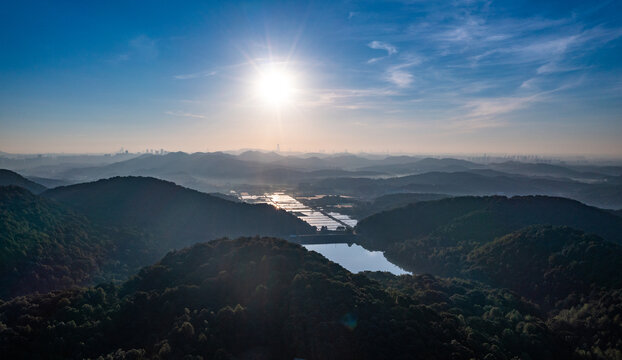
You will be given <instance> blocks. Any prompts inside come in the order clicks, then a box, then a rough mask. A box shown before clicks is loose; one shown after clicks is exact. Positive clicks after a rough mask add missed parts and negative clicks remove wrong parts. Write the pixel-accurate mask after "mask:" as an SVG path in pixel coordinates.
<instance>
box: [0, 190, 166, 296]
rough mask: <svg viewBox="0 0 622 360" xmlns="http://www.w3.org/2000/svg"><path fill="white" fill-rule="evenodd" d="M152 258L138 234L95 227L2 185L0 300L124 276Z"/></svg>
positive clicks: (33, 196)
mask: <svg viewBox="0 0 622 360" xmlns="http://www.w3.org/2000/svg"><path fill="white" fill-rule="evenodd" d="M154 260H155V254H153V253H152V252H151V251H150V250H149V246H148V244H147V243H146V242H145V240H144V237H143V236H139V234H134V233H131V232H128V231H121V230H116V229H109V228H103V227H99V226H96V225H94V224H92V223H91V222H90V221H88V220H87V219H86V218H85V217H83V216H81V215H78V214H76V213H74V212H72V211H70V210H67V209H65V208H64V207H62V206H60V205H59V204H57V203H55V202H53V201H50V200H47V199H44V198H41V197H39V196H36V195H33V194H32V193H30V192H29V191H28V190H25V189H22V188H19V187H14V186H8V187H0V298H8V297H12V296H16V295H23V294H28V293H31V292H34V291H39V292H47V291H50V290H54V289H61V288H67V287H71V286H75V285H84V284H89V283H93V282H95V281H101V280H104V279H114V278H119V277H120V278H126V277H127V276H128V275H129V274H132V273H133V272H135V271H136V270H137V269H138V268H139V267H140V266H143V265H145V264H146V263H149V262H151V261H154Z"/></svg>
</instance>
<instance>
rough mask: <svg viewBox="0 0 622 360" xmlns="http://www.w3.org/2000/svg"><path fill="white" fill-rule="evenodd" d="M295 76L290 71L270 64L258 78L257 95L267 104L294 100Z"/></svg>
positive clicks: (281, 103)
mask: <svg viewBox="0 0 622 360" xmlns="http://www.w3.org/2000/svg"><path fill="white" fill-rule="evenodd" d="M293 80H294V79H293V76H292V75H291V73H290V72H289V71H287V70H286V69H283V68H279V67H277V66H276V65H270V66H267V67H266V68H264V69H262V70H261V71H260V74H259V79H258V80H257V84H256V90H257V95H258V96H259V97H260V98H261V99H262V100H263V101H264V102H266V103H267V104H270V105H274V106H282V105H285V104H287V103H289V102H290V101H291V100H292V97H293V94H294V81H293Z"/></svg>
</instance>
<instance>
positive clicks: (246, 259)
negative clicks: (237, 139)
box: [0, 238, 598, 360]
mask: <svg viewBox="0 0 622 360" xmlns="http://www.w3.org/2000/svg"><path fill="white" fill-rule="evenodd" d="M369 276H372V277H373V276H375V277H377V278H378V279H379V280H380V281H382V284H381V283H379V282H376V281H374V280H370V279H369V278H368V277H367V276H365V275H362V274H358V275H354V274H351V273H349V272H348V271H346V270H345V269H343V268H342V267H340V266H339V265H337V264H334V263H331V262H330V261H328V260H326V259H325V258H323V257H322V256H320V255H319V254H317V253H314V252H309V251H307V250H305V249H304V248H303V247H301V246H298V245H295V244H291V243H287V242H286V241H283V240H275V239H268V238H262V239H259V238H254V239H248V238H245V239H237V240H217V241H212V242H209V243H202V244H197V245H195V246H193V247H191V248H188V249H184V250H181V251H177V252H172V253H169V254H168V255H167V256H166V257H165V258H164V259H162V260H161V261H160V262H158V263H156V264H155V265H153V266H151V267H148V268H145V269H143V270H142V271H141V272H140V273H139V274H138V275H137V276H136V277H134V278H133V279H131V280H130V281H128V282H127V283H125V284H124V285H123V286H121V287H119V288H117V287H114V286H110V285H103V286H99V287H96V288H89V289H84V290H72V291H64V292H56V293H50V294H47V295H39V296H28V297H23V298H19V299H15V300H12V301H10V302H5V303H0V324H1V326H0V332H1V334H2V336H0V351H1V353H2V354H3V355H4V356H6V357H7V358H11V359H19V358H28V359H38V358H97V357H99V356H102V357H103V358H111V359H113V358H114V359H139V358H151V359H179V358H188V359H190V358H192V359H288V360H289V359H293V358H304V359H473V358H477V359H513V358H522V359H569V358H571V356H572V353H573V352H574V351H575V348H576V347H579V346H581V345H579V344H570V343H566V342H564V341H565V340H564V338H563V337H562V336H558V335H557V334H556V333H555V332H553V331H551V329H550V328H549V327H548V326H547V324H546V323H545V322H544V321H543V319H541V318H540V317H539V315H538V311H537V309H535V308H534V307H533V305H530V304H529V303H526V302H524V301H522V300H520V299H519V298H518V297H516V296H514V295H513V294H512V293H509V292H507V291H504V290H494V289H490V288H487V287H485V286H482V285H480V284H477V283H472V282H467V281H459V280H440V279H436V278H433V277H430V276H402V277H396V276H392V275H390V274H387V273H385V274H380V273H378V274H369ZM596 348H598V347H596Z"/></svg>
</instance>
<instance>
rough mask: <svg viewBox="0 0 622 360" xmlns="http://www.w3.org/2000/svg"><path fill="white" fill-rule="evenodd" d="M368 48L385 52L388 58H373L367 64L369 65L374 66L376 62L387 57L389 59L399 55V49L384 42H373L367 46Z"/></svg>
mask: <svg viewBox="0 0 622 360" xmlns="http://www.w3.org/2000/svg"><path fill="white" fill-rule="evenodd" d="M367 46H369V47H370V48H372V49H374V50H384V51H386V52H387V55H386V56H381V57H375V58H371V59H369V60H367V63H369V64H373V63H375V62H378V61H380V60H382V59H384V58H386V57H389V56H391V55H393V54H397V48H396V47H395V46H393V45H391V44H389V43H386V42H383V41H376V40H374V41H372V42H370V43H369V44H367Z"/></svg>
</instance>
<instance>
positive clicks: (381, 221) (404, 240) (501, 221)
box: [356, 196, 622, 276]
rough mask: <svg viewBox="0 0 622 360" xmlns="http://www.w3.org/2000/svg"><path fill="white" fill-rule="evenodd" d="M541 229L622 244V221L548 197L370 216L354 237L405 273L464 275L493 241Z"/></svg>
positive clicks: (462, 202)
mask: <svg viewBox="0 0 622 360" xmlns="http://www.w3.org/2000/svg"><path fill="white" fill-rule="evenodd" d="M538 224H548V225H556V226H571V227H573V228H576V229H579V230H583V231H586V232H588V233H594V234H597V235H599V236H601V237H603V238H604V239H605V240H608V241H611V242H615V243H622V218H620V217H617V216H615V215H613V214H611V213H610V212H608V211H605V210H602V209H598V208H594V207H591V206H587V205H584V204H581V203H579V202H577V201H574V200H569V199H563V198H552V197H546V196H525V197H513V198H506V197H502V196H493V197H460V198H448V199H442V200H438V201H429V202H419V203H414V204H411V205H408V206H406V207H402V208H398V209H394V210H391V211H386V212H382V213H379V214H376V215H372V216H370V217H368V218H366V219H363V220H361V221H360V222H359V224H358V225H357V227H356V232H357V233H358V234H359V235H361V236H360V239H359V240H358V241H359V242H360V243H361V244H362V245H363V246H366V247H368V248H373V249H378V250H383V251H385V255H386V256H387V257H388V258H389V259H390V260H391V261H393V262H395V263H396V264H398V265H400V266H401V267H403V268H405V269H409V270H411V271H414V272H417V273H422V272H429V273H432V274H435V275H440V276H461V272H462V270H463V269H464V268H465V267H466V266H467V265H466V260H467V255H468V254H469V253H470V252H471V251H473V250H474V249H475V248H477V247H478V246H481V245H483V244H485V243H488V242H491V241H493V240H494V239H495V238H497V237H500V236H503V235H506V234H508V233H510V232H513V231H516V230H519V229H521V228H523V227H526V226H530V225H538Z"/></svg>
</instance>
